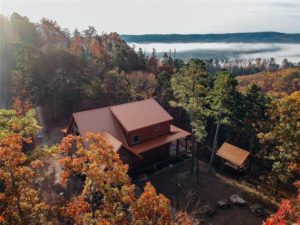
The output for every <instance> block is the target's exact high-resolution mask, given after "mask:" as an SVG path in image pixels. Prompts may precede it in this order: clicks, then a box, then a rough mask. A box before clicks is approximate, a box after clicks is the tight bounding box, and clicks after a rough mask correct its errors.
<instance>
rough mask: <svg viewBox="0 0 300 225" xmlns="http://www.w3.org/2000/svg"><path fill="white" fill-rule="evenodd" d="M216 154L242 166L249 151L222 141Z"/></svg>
mask: <svg viewBox="0 0 300 225" xmlns="http://www.w3.org/2000/svg"><path fill="white" fill-rule="evenodd" d="M216 154H217V156H219V157H221V158H223V159H225V160H226V161H228V162H230V163H232V164H234V165H236V166H242V165H243V164H244V162H245V161H246V159H247V158H248V156H249V155H250V153H249V152H248V151H246V150H244V149H241V148H239V147H236V146H234V145H231V144H229V143H227V142H224V143H223V145H222V146H221V147H220V148H219V150H218V151H217V153H216Z"/></svg>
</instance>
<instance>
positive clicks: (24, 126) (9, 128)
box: [0, 109, 40, 141]
mask: <svg viewBox="0 0 300 225" xmlns="http://www.w3.org/2000/svg"><path fill="white" fill-rule="evenodd" d="M35 116H36V111H35V109H30V110H29V111H27V112H26V113H25V115H20V114H18V112H17V111H15V110H5V109H2V110H0V139H1V138H5V137H8V136H11V135H13V134H18V135H19V136H20V138H22V139H23V141H27V140H29V139H31V138H32V137H34V136H35V135H36V134H37V132H38V131H39V129H40V127H39V125H38V122H37V120H36V118H35Z"/></svg>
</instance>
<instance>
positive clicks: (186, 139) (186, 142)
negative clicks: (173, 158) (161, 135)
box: [185, 137, 188, 152]
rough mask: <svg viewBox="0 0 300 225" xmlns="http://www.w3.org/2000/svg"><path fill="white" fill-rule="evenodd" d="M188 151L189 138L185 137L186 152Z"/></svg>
mask: <svg viewBox="0 0 300 225" xmlns="http://www.w3.org/2000/svg"><path fill="white" fill-rule="evenodd" d="M187 150H188V137H185V152H187Z"/></svg>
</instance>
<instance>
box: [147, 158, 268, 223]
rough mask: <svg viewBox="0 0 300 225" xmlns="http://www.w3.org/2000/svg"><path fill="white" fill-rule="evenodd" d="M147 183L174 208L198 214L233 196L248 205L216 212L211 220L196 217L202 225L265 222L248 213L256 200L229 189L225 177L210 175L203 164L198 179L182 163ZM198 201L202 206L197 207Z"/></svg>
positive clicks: (257, 201) (209, 217) (234, 206)
mask: <svg viewBox="0 0 300 225" xmlns="http://www.w3.org/2000/svg"><path fill="white" fill-rule="evenodd" d="M150 181H151V183H152V184H153V185H154V186H155V187H156V189H157V191H158V192H160V193H163V194H164V195H166V196H167V197H168V198H170V199H171V200H172V202H173V204H174V206H175V207H176V206H179V205H180V204H181V205H184V206H186V205H188V204H189V206H188V208H189V211H197V210H201V209H200V208H201V207H203V206H204V205H209V206H211V207H214V206H215V205H216V203H217V201H219V200H222V199H225V200H228V199H229V197H230V196H231V195H232V194H239V195H241V196H242V197H243V198H244V199H246V200H247V201H248V203H247V205H246V206H236V205H232V206H231V207H230V208H228V209H219V208H217V213H216V214H213V215H210V216H207V215H206V216H204V215H203V214H202V215H201V216H199V217H200V218H201V219H203V220H204V221H205V222H203V224H213V225H259V224H262V221H263V219H264V218H260V217H258V216H257V215H255V214H254V213H253V212H251V211H250V209H249V206H250V205H251V204H253V203H260V202H259V200H257V199H253V198H252V197H250V196H249V195H247V193H243V192H242V191H241V190H238V189H236V188H235V187H233V186H232V185H230V184H229V183H228V182H226V178H225V177H224V179H223V178H222V176H221V175H215V174H213V173H209V172H208V167H207V165H206V164H205V163H203V162H201V163H200V173H199V179H197V177H196V175H191V174H190V161H185V162H183V163H181V164H179V165H176V166H175V167H173V168H168V169H167V170H165V171H163V172H161V173H159V174H157V175H154V176H153V177H151V178H150ZM188 198H190V199H188ZM191 199H193V200H191ZM195 199H196V201H195ZM198 200H199V203H200V204H199V205H201V206H199V205H198V204H197V201H198ZM182 202H184V203H182ZM187 202H188V203H187ZM260 204H261V203H260Z"/></svg>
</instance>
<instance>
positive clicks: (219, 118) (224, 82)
mask: <svg viewBox="0 0 300 225" xmlns="http://www.w3.org/2000/svg"><path fill="white" fill-rule="evenodd" d="M236 86H237V81H236V79H235V78H234V77H233V75H232V74H230V73H229V72H227V71H222V72H219V73H218V74H217V75H216V79H215V81H214V87H213V89H212V90H211V91H210V93H209V95H208V97H207V99H208V101H209V105H210V110H209V114H210V117H212V118H213V119H214V121H215V123H216V131H215V136H214V143H213V149H212V153H211V158H210V163H209V170H211V167H212V164H213V159H214V155H215V151H216V148H217V147H218V146H217V145H218V144H217V143H218V137H219V131H220V126H221V125H230V124H232V120H233V118H234V116H235V112H236V109H237V108H236V106H237V99H238V95H239V94H238V92H237V90H236Z"/></svg>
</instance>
